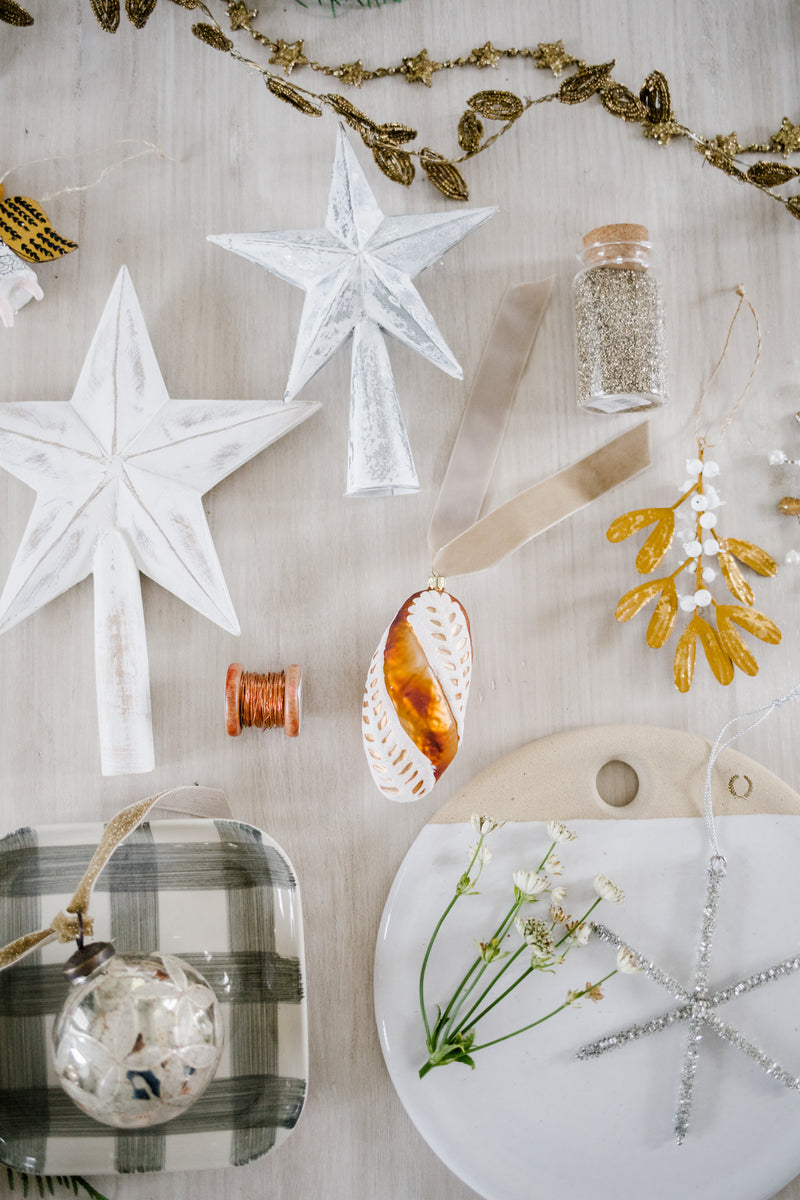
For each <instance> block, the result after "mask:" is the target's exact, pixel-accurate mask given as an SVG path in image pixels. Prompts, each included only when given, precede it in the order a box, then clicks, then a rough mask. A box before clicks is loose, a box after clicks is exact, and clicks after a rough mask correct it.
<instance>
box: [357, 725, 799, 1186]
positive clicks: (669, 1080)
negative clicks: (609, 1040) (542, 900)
mask: <svg viewBox="0 0 800 1200" xmlns="http://www.w3.org/2000/svg"><path fill="white" fill-rule="evenodd" d="M552 740H553V739H551V741H552ZM698 740H699V739H698ZM672 749H674V748H671V747H666V746H665V751H664V752H665V753H667V752H668V750H672ZM601 761H602V759H601ZM742 762H744V763H745V764H747V763H748V762H749V760H745V759H742V757H741V756H737V763H738V764H741V763H742ZM753 766H755V764H753ZM758 771H759V772H762V775H759V776H758V777H757V779H758V780H761V779H762V776H763V778H768V777H767V775H766V773H763V768H758ZM750 774H751V775H752V776H753V777H756V771H755V770H751V771H750ZM524 786H527V785H524V784H523V787H524ZM783 788H784V791H785V792H786V793H788V794H789V795H790V796H791V795H793V793H790V792H789V789H786V788H785V785H783ZM489 790H490V789H489ZM545 790H546V789H545ZM508 794H510V793H508ZM519 800H520V796H519V794H516V795H515V802H516V803H519ZM462 807H463V806H462ZM475 807H476V808H477V807H479V806H478V805H476V806H475ZM483 807H484V808H485V810H486V811H489V812H490V813H491V811H492V809H491V800H490V799H487V800H486V803H485V805H484V806H483ZM495 811H497V810H495ZM798 811H800V804H799V805H798ZM498 815H502V813H498ZM548 815H550V814H549V813H542V816H543V817H545V816H548ZM555 815H557V816H559V817H560V818H563V817H564V816H566V813H565V812H563V811H562V812H558V813H556V814H555ZM615 815H616V816H617V818H619V816H620V814H619V812H617V813H616V814H615ZM446 819H448V820H451V819H452V816H451V817H448V818H446ZM570 824H571V825H573V827H574V828H575V830H576V832H577V833H578V835H579V837H578V840H577V841H575V842H572V843H569V844H567V845H565V846H563V847H561V848H560V849H561V851H562V853H561V855H560V857H561V858H562V859H563V861H564V864H565V868H566V869H565V874H564V876H563V877H562V878H561V879H560V880H559V882H563V883H565V884H566V886H567V887H568V889H569V895H568V903H567V909H568V911H569V912H571V913H573V914H574V915H580V914H581V913H582V912H583V911H584V908H585V907H586V906H588V904H589V903H590V902H591V900H592V899H593V898H594V893H593V891H592V887H591V880H592V878H593V876H594V874H595V873H596V872H598V871H602V872H603V873H605V874H606V875H608V876H610V877H611V878H612V879H613V880H614V881H615V882H617V883H618V884H619V885H620V886H622V887H623V888H624V890H625V892H626V893H627V897H628V898H627V900H626V902H625V904H623V905H620V906H612V905H609V904H604V905H602V906H601V908H600V909H598V910H597V912H596V914H595V919H598V920H603V921H604V922H605V923H606V924H608V925H609V926H611V927H612V928H613V929H615V930H616V932H618V933H619V934H620V935H621V936H623V937H624V938H626V939H627V940H628V941H630V942H631V944H632V945H634V946H635V947H636V948H637V949H639V950H641V951H642V952H647V953H648V954H649V955H650V956H651V957H652V958H653V959H654V960H655V961H656V962H657V963H658V964H659V965H660V966H662V967H663V968H664V969H665V970H667V971H668V972H669V973H670V974H672V975H673V976H674V977H675V978H676V979H678V980H679V981H680V982H681V983H684V984H689V983H690V981H691V979H692V976H693V971H694V964H695V955H696V946H697V935H698V932H699V928H700V920H701V909H702V906H703V900H704V895H705V865H706V862H707V859H708V852H707V842H706V835H705V826H704V824H703V822H702V821H701V820H699V819H689V818H657V819H652V820H634V819H617V820H615V821H608V820H602V819H601V820H586V819H580V820H576V821H571V822H570ZM719 830H720V834H721V841H722V844H723V847H724V849H725V850H726V853H727V854H728V859H729V871H728V876H727V878H726V879H725V881H724V882H723V884H722V891H721V899H720V906H719V922H718V927H717V932H716V934H715V937H714V943H713V953H712V960H711V972H710V982H711V984H712V985H715V986H722V985H725V984H728V983H731V982H734V981H736V980H738V979H740V978H743V977H745V976H747V975H749V974H750V973H751V972H753V971H755V970H762V969H764V968H766V967H768V966H770V965H772V964H773V963H776V962H778V961H780V960H781V959H783V958H785V957H788V956H789V955H793V954H795V953H797V952H799V951H800V873H799V872H798V871H797V862H798V856H800V819H799V818H798V817H793V816H786V815H768V814H767V815H764V814H762V815H748V816H744V815H743V816H725V817H723V818H721V820H720V821H719ZM474 841H475V835H474V834H473V832H472V830H471V828H470V827H469V825H468V823H467V822H466V821H465V820H460V821H455V823H450V824H441V823H440V824H435V823H434V824H431V825H428V826H426V827H425V828H424V829H423V830H422V832H421V834H420V835H419V837H418V838H417V840H416V842H415V843H414V845H413V846H412V847H411V849H410V851H409V853H408V855H407V856H406V858H405V860H404V862H403V864H402V866H401V868H400V870H399V872H398V874H397V877H396V879H395V881H394V884H393V886H392V889H391V892H390V894H389V897H388V900H387V902H386V908H385V910H384V914H383V919H382V922H381V926H380V931H379V935H378V942H377V949H376V956H375V1011H376V1017H377V1023H378V1030H379V1035H380V1040H381V1045H382V1048H383V1052H384V1056H385V1059H386V1064H387V1067H388V1069H389V1073H390V1075H391V1078H392V1081H393V1083H394V1086H395V1088H396V1089H397V1092H398V1094H399V1096H400V1099H401V1100H402V1102H403V1104H404V1106H405V1108H406V1109H407V1111H408V1113H409V1115H410V1116H411V1118H412V1120H413V1121H414V1123H415V1124H416V1126H417V1128H418V1129H419V1131H420V1133H421V1134H422V1136H423V1137H424V1138H425V1140H426V1141H427V1142H428V1143H429V1145H430V1146H431V1147H432V1148H433V1150H434V1151H435V1152H436V1153H437V1154H438V1155H439V1157H440V1158H442V1159H443V1161H444V1162H445V1163H446V1164H447V1165H448V1166H449V1167H450V1168H451V1170H453V1171H454V1172H455V1173H456V1174H457V1175H459V1176H460V1177H461V1178H462V1179H463V1180H464V1181H465V1182H466V1183H468V1184H469V1185H470V1186H471V1187H473V1188H474V1189H475V1190H476V1191H477V1192H478V1193H479V1194H480V1195H482V1196H484V1197H487V1198H489V1200H539V1198H541V1200H545V1198H547V1200H550V1198H551V1197H554V1196H557V1197H559V1200H586V1198H587V1197H592V1200H606V1198H608V1200H610V1198H611V1197H614V1200H643V1198H644V1197H647V1200H677V1198H678V1197H693V1198H694V1197H697V1198H699V1197H702V1200H766V1198H768V1197H771V1196H773V1195H774V1193H775V1192H776V1191H778V1190H779V1189H780V1188H781V1187H782V1186H783V1185H785V1184H786V1183H787V1182H788V1181H790V1180H791V1179H792V1178H794V1176H795V1175H797V1173H798V1172H800V1094H798V1093H797V1092H792V1091H789V1090H787V1089H786V1088H784V1087H781V1086H780V1085H779V1084H777V1083H776V1082H775V1081H774V1080H772V1079H771V1078H769V1077H768V1076H767V1075H766V1074H765V1073H764V1072H763V1071H762V1070H761V1069H760V1067H758V1066H757V1065H756V1064H755V1063H754V1062H753V1061H752V1060H751V1059H750V1058H748V1057H746V1056H745V1055H743V1054H742V1053H740V1052H739V1051H737V1050H736V1049H735V1048H733V1047H731V1046H730V1045H727V1044H725V1043H723V1042H721V1041H720V1040H719V1039H718V1038H717V1037H716V1036H715V1035H713V1034H711V1033H708V1034H706V1037H705V1038H704V1040H703V1043H702V1047H701V1057H700V1065H699V1070H698V1074H697V1082H696V1091H695V1100H694V1115H693V1120H692V1123H691V1126H690V1129H689V1133H688V1136H687V1139H686V1141H685V1142H684V1144H683V1145H682V1146H677V1145H676V1144H675V1140H674V1134H673V1121H674V1111H675V1102H676V1097H677V1091H678V1083H679V1076H680V1067H681V1060H682V1056H683V1051H684V1046H685V1039H686V1033H687V1029H686V1026H685V1025H684V1024H683V1023H679V1024H677V1025H674V1026H672V1027H670V1028H668V1029H665V1030H664V1031H663V1032H660V1033H658V1034H655V1035H652V1036H650V1037H647V1038H644V1039H641V1040H639V1041H636V1042H634V1043H631V1044H629V1045H627V1046H624V1047H622V1048H620V1049H617V1050H615V1051H613V1052H611V1053H609V1054H607V1055H605V1056H604V1057H603V1058H600V1059H596V1060H593V1061H588V1062H582V1061H578V1060H577V1059H576V1051H577V1050H578V1048H579V1047H580V1046H581V1045H582V1044H584V1043H586V1042H589V1041H592V1040H593V1039H595V1038H598V1037H600V1036H602V1035H604V1034H608V1033H613V1032H616V1031H618V1030H620V1029H622V1028H624V1027H625V1026H627V1025H630V1024H633V1023H637V1022H641V1021H643V1020H647V1019H648V1018H650V1017H653V1016H656V1015H658V1014H660V1013H662V1012H664V1011H666V1010H667V1009H668V1008H671V1007H674V1004H673V1002H672V1001H671V997H670V996H669V995H668V994H667V993H666V992H665V991H664V990H663V989H662V988H661V987H659V986H658V985H657V984H655V983H654V982H653V981H652V980H650V979H648V978H647V977H645V976H643V975H618V976H616V977H615V978H613V979H612V980H610V981H609V983H608V984H607V985H606V988H605V998H604V999H603V1000H602V1002H600V1003H599V1004H597V1005H595V1004H592V1003H591V1002H589V1001H587V1000H584V1001H582V1002H581V1005H580V1008H578V1009H569V1010H567V1011H566V1012H564V1013H562V1014H560V1015H559V1016H558V1017H556V1018H555V1019H554V1020H552V1021H549V1022H547V1023H546V1024H545V1025H543V1026H541V1027H540V1028H539V1029H537V1030H533V1031H531V1032H529V1033H526V1034H523V1035H521V1036H520V1037H518V1038H514V1039H512V1040H510V1041H508V1042H505V1043H503V1044H501V1045H498V1046H494V1047H492V1048H491V1049H488V1050H486V1051H483V1052H481V1053H479V1054H478V1055H477V1056H476V1064H477V1065H476V1069H475V1070H474V1071H470V1070H469V1069H468V1068H467V1067H464V1066H462V1065H460V1064H455V1065H450V1066H447V1067H445V1068H437V1069H436V1070H434V1071H432V1072H431V1073H430V1074H429V1075H428V1076H427V1077H426V1078H425V1079H422V1080H420V1079H419V1077H418V1069H419V1067H420V1066H421V1065H422V1063H423V1062H424V1061H425V1059H426V1053H425V1049H424V1032H423V1026H422V1021H421V1016H420V1012H419V1005H418V998H417V986H418V977H419V968H420V964H421V961H422V957H423V954H424V951H425V947H426V945H427V941H428V938H429V936H430V933H431V931H432V929H433V925H434V923H435V920H436V919H437V917H438V915H439V914H440V913H441V912H442V911H443V909H444V907H445V905H446V903H447V902H448V900H449V899H450V897H451V896H452V894H453V888H454V885H455V882H456V880H457V879H458V877H459V874H460V872H461V871H462V870H463V869H464V867H465V865H466V861H467V859H466V850H467V847H468V845H469V844H470V843H474ZM490 845H491V846H492V848H493V850H494V857H493V860H492V862H491V863H490V864H489V865H488V866H487V867H486V868H485V870H484V874H483V877H482V879H481V883H480V885H479V886H480V895H479V896H476V897H465V898H463V899H461V900H459V901H458V903H457V905H456V908H455V909H454V911H453V913H452V914H451V916H450V917H449V918H448V921H447V923H446V924H445V926H444V928H443V931H442V934H441V935H440V942H439V943H437V947H436V949H435V950H434V953H433V956H432V959H431V965H430V967H429V971H428V980H427V985H426V996H427V1000H428V1007H429V1010H433V1006H434V1004H435V1003H437V1002H438V1003H443V1002H444V1001H446V999H447V998H448V997H449V995H450V991H451V989H452V986H453V985H454V984H455V983H456V982H457V981H458V979H459V978H460V977H461V976H462V975H463V973H464V971H465V969H466V967H467V965H468V964H469V962H470V961H471V956H472V954H473V951H474V940H473V939H475V938H478V937H480V938H482V939H485V937H486V936H487V934H488V933H490V932H491V931H492V930H493V928H494V926H495V925H496V923H497V919H498V917H499V915H501V914H502V911H504V908H505V906H506V905H507V903H508V902H509V900H510V895H511V872H512V871H513V870H515V869H516V868H518V867H535V866H536V865H538V862H539V860H540V859H541V857H542V854H543V852H544V849H546V846H547V842H546V832H545V828H544V825H543V824H542V823H541V822H528V821H515V822H513V823H509V824H507V825H506V826H505V827H504V828H502V829H500V830H498V831H496V832H495V833H494V834H492V835H491V839H490ZM531 911H534V910H531ZM514 936H515V937H516V935H514ZM614 960H615V952H614V950H613V949H612V948H611V947H609V946H606V945H604V944H602V943H600V942H599V941H596V940H595V941H594V942H592V943H590V944H589V946H587V947H586V948H585V949H581V950H575V951H573V952H572V953H571V955H570V958H569V959H568V960H567V963H566V964H565V966H564V967H562V968H561V971H560V972H559V974H558V975H557V976H555V977H552V976H544V975H535V976H533V977H531V978H530V979H529V980H528V981H526V984H524V985H523V986H522V987H521V988H520V989H518V990H517V991H516V992H515V993H513V994H512V996H510V997H509V998H508V999H507V1000H506V1001H504V1002H503V1004H502V1005H501V1006H499V1008H498V1009H496V1010H495V1012H494V1013H492V1014H491V1015H490V1017H488V1018H487V1020H486V1024H485V1028H484V1030H483V1032H482V1036H481V1038H480V1039H479V1040H488V1039H489V1037H490V1036H495V1037H496V1036H500V1035H501V1034H503V1033H505V1032H507V1031H508V1030H510V1029H513V1028H516V1027H518V1026H520V1025H523V1024H525V1023H527V1022H529V1021H531V1020H533V1019H535V1018H536V1017H537V1016H539V1015H541V1014H542V1013H545V1012H547V1011H549V1010H550V1009H551V1008H553V1007H555V1005H557V1004H559V1003H561V1002H562V1000H563V999H564V997H565V994H566V991H567V988H574V989H578V988H580V987H582V986H583V985H584V984H585V982H586V981H587V980H595V979H597V978H599V977H600V976H602V975H604V974H605V973H606V972H607V971H609V970H610V969H611V968H612V967H613V965H614ZM799 1013H800V972H797V973H796V974H794V975H792V976H790V977H788V978H784V979H781V980H778V981H776V982H774V983H771V984H769V985H768V986H766V987H764V988H760V989H757V990H755V991H753V992H751V993H750V994H749V995H747V996H741V997H739V998H737V999H736V1000H734V1001H731V1002H729V1003H728V1004H726V1005H725V1008H724V1012H721V1015H722V1016H723V1018H724V1019H725V1020H726V1021H728V1022H729V1023H730V1024H732V1025H734V1026H735V1027H736V1028H738V1029H740V1030H741V1031H742V1033H744V1034H745V1035H746V1036H747V1037H748V1038H749V1039H750V1040H751V1041H753V1042H755V1043H756V1044H757V1045H759V1046H760V1047H761V1048H762V1049H763V1050H764V1051H766V1052H768V1053H769V1054H770V1055H772V1056H773V1057H774V1058H775V1059H776V1060H777V1061H778V1062H780V1063H781V1064H782V1065H783V1066H784V1067H786V1068H787V1070H789V1071H792V1072H793V1073H794V1074H800V1029H799V1028H798V1026H799V1024H800V1019H799V1018H798V1014H799Z"/></svg>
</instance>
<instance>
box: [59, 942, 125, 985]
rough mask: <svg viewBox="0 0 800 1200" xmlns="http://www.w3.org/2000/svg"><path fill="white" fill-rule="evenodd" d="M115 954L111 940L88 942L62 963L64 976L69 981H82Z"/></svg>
mask: <svg viewBox="0 0 800 1200" xmlns="http://www.w3.org/2000/svg"><path fill="white" fill-rule="evenodd" d="M115 954H116V950H115V949H114V947H113V946H112V944H111V942H89V944H88V945H86V946H81V947H80V949H78V950H76V951H75V953H74V954H73V955H72V957H71V958H68V959H67V961H66V962H65V963H64V977H65V978H66V979H68V980H69V982H70V983H83V981H84V980H85V979H88V978H89V977H90V976H91V975H94V973H95V971H99V970H100V968H101V967H104V966H105V965H106V963H107V962H110V961H111V959H112V958H113V957H114V955H115Z"/></svg>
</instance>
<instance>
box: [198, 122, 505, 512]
mask: <svg viewBox="0 0 800 1200" xmlns="http://www.w3.org/2000/svg"><path fill="white" fill-rule="evenodd" d="M496 211H497V209H496V208H479V209H471V210H466V211H464V210H461V211H458V212H455V213H434V214H430V215H428V216H407V217H401V216H398V217H385V216H384V214H383V213H382V212H381V209H380V208H379V206H378V202H377V200H376V199H375V196H374V195H373V193H372V190H371V189H370V186H369V184H368V183H367V179H366V176H365V175H364V172H363V171H362V169H361V167H360V165H359V162H358V159H357V158H356V156H355V153H354V151H353V148H352V147H351V145H350V143H349V141H348V140H347V138H346V136H345V134H344V131H343V129H342V128H341V127H340V129H339V134H338V140H337V143H336V156H335V159H334V163H333V171H332V175H331V188H330V193H329V196H328V213H327V217H326V220H325V228H324V229H312V230H286V231H283V232H279V233H238V234H221V235H219V236H214V237H209V241H212V242H216V243H218V244H219V245H220V246H223V247H224V248H225V249H226V250H232V251H234V253H236V254H240V255H241V256H242V257H243V258H246V259H248V260H249V261H250V262H253V263H256V265H257V266H260V267H263V268H264V269H265V270H267V271H271V272H272V273H273V274H274V275H277V276H278V278H279V279H283V280H285V281H286V282H287V283H292V284H294V285H295V286H296V287H301V288H303V289H304V290H305V292H306V299H305V304H304V305H303V314H302V317H301V319H300V329H299V332H298V335H297V344H296V346H295V352H294V359H293V361H292V366H291V370H290V372H289V379H288V382H287V385H286V393H285V399H286V400H291V399H292V397H293V396H295V395H296V394H297V392H299V390H300V389H301V388H302V387H303V386H304V384H306V383H308V381H309V380H310V379H311V378H312V377H313V376H314V375H315V374H316V373H317V371H318V370H319V369H320V367H322V366H323V365H324V364H325V363H326V362H327V361H328V359H329V358H331V356H332V355H333V354H335V353H336V351H337V350H338V349H339V347H340V346H342V345H343V344H344V343H345V342H346V341H347V340H348V338H349V337H350V336H351V335H352V338H353V349H352V371H351V382H350V447H349V454H348V465H347V495H348V496H355V495H393V494H396V493H402V492H414V491H417V490H418V489H419V482H418V480H417V473H416V470H415V468H414V461H413V458H412V456H411V450H410V447H409V444H408V436H407V434H406V428H405V423H404V421H403V417H402V414H401V412H400V406H399V404H398V400H397V392H396V390H395V385H394V378H393V376H392V369H391V365H390V363H389V355H388V353H387V349H386V344H385V342H384V339H383V336H382V335H383V333H384V332H386V333H390V334H392V335H393V336H394V337H396V338H397V339H398V340H399V341H401V342H403V343H404V344H405V345H406V346H410V347H411V349H412V350H416V351H417V353H418V354H421V355H422V356H423V358H426V359H427V360H428V361H429V362H431V363H433V364H434V366H437V367H440V368H441V370H443V371H446V372H447V374H448V375H452V376H453V377H454V378H456V379H462V378H463V375H462V372H461V368H460V367H459V365H458V363H457V362H456V359H455V357H454V356H453V353H452V351H451V350H450V348H449V347H448V345H447V343H446V342H445V340H444V338H443V337H442V335H441V333H440V332H439V330H438V329H437V327H436V324H435V322H434V320H433V317H432V316H431V314H430V312H429V311H428V309H427V308H426V306H425V304H424V303H423V301H422V299H421V297H420V295H419V293H418V292H417V290H416V288H415V287H414V285H413V284H412V282H411V280H412V279H413V278H414V277H415V276H416V275H418V274H419V273H420V272H421V271H423V270H424V269H425V268H426V267H429V266H430V265H431V263H433V262H435V261H436V260H437V259H439V258H441V256H442V255H443V254H444V253H445V252H446V251H447V250H449V249H450V248H451V247H452V246H455V245H456V244H457V243H458V242H460V241H461V240H462V239H463V238H465V237H466V236H467V235H468V234H470V233H472V231H473V230H474V229H476V228H477V227H478V226H479V225H482V224H483V222H484V221H486V220H488V218H489V217H491V216H492V215H493V214H494V213H495V212H496Z"/></svg>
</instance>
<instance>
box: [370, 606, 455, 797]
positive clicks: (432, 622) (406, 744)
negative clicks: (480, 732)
mask: <svg viewBox="0 0 800 1200" xmlns="http://www.w3.org/2000/svg"><path fill="white" fill-rule="evenodd" d="M471 671H472V641H471V638H470V631H469V618H468V617H467V614H466V612H465V611H464V609H463V608H462V607H461V605H460V604H459V602H458V600H456V599H454V597H453V596H451V595H449V593H448V592H446V591H439V590H435V589H428V590H426V591H424V592H415V593H414V595H413V596H410V597H409V598H408V600H406V602H405V604H404V605H403V607H402V608H401V609H400V611H399V612H398V614H397V616H396V617H395V618H394V620H393V621H392V623H391V625H390V626H389V628H388V629H387V630H386V632H385V633H384V635H383V637H382V638H381V640H380V643H379V645H378V648H377V650H376V651H375V653H374V655H373V657H372V662H371V663H370V668H369V672H368V674H367V683H366V688H365V689H364V706H363V709H362V721H363V729H362V732H363V737H364V750H365V752H366V755H367V762H368V763H369V766H370V770H371V771H372V776H373V778H374V780H375V782H376V783H377V785H378V787H379V788H380V790H381V791H382V792H383V794H384V795H385V796H388V797H389V798H390V799H391V800H419V799H420V797H422V796H425V795H426V794H427V793H428V792H429V791H430V790H431V789H432V788H433V786H434V784H435V783H436V780H437V779H438V778H439V776H440V775H441V774H442V772H443V771H444V770H445V769H446V768H447V767H448V766H449V765H450V763H451V762H452V761H453V759H454V758H455V756H456V752H457V750H458V747H459V743H460V741H461V737H462V735H463V730H464V711H465V709H466V706H467V695H468V694H469V683H470V674H471Z"/></svg>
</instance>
